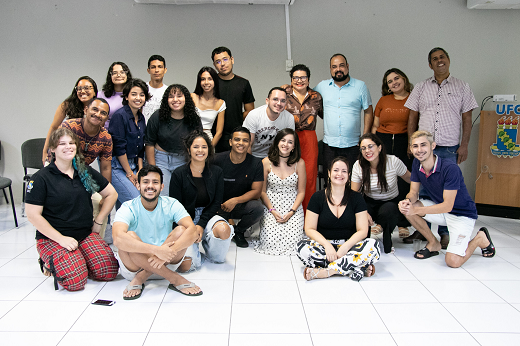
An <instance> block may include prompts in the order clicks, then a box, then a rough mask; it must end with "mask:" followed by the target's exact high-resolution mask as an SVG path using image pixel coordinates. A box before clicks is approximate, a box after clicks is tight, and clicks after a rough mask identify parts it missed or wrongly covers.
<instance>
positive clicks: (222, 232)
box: [170, 130, 234, 271]
mask: <svg viewBox="0 0 520 346" xmlns="http://www.w3.org/2000/svg"><path fill="white" fill-rule="evenodd" d="M184 144H185V147H186V150H187V156H188V163H187V164H185V165H183V166H181V167H179V168H177V169H176V170H175V171H174V172H173V174H172V177H171V181H170V197H173V198H175V199H177V200H178V201H179V202H181V203H182V205H183V206H184V208H186V210H187V211H188V213H189V214H190V216H191V218H192V219H193V222H194V223H195V227H196V229H197V231H198V234H199V237H198V239H197V241H196V242H195V244H193V246H192V247H190V248H188V250H187V251H186V258H185V261H190V260H191V262H192V263H191V266H190V271H192V270H197V269H200V267H201V264H202V262H203V259H202V258H201V254H200V252H199V243H202V246H203V248H204V251H205V256H204V259H207V260H209V261H210V262H214V263H223V262H224V261H225V259H226V254H227V251H228V249H229V244H230V243H231V238H232V237H233V234H234V230H233V226H231V225H230V224H229V223H228V222H227V221H226V220H225V219H223V218H222V217H220V216H218V215H216V214H217V211H218V210H219V208H220V205H221V204H222V198H223V194H224V175H223V173H222V169H221V168H220V167H218V166H215V165H212V164H210V163H209V162H208V161H209V160H210V159H211V157H212V156H213V147H212V146H211V140H210V139H209V137H208V135H207V134H206V133H204V132H203V131H198V130H197V131H194V132H192V133H191V134H190V135H189V136H188V137H187V138H186V139H185V141H184ZM187 267H188V264H185V263H183V265H182V266H181V268H187Z"/></svg>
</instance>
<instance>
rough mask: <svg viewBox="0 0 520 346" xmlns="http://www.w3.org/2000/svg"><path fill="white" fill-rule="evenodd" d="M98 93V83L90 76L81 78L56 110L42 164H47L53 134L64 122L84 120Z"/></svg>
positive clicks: (44, 148) (46, 140)
mask: <svg viewBox="0 0 520 346" xmlns="http://www.w3.org/2000/svg"><path fill="white" fill-rule="evenodd" d="M97 92H98V89H97V85H96V82H94V80H93V79H92V78H90V77H89V76H83V77H79V79H78V80H77V81H76V85H75V86H74V89H72V92H71V93H70V95H69V97H67V98H66V99H65V101H63V102H62V103H61V104H60V105H59V106H58V109H56V113H54V119H53V120H52V123H51V127H50V128H49V132H48V133H47V137H46V138H45V146H44V147H43V152H42V162H43V164H45V161H46V160H47V152H48V150H49V138H50V136H51V134H52V133H53V132H54V131H55V130H56V129H57V128H58V127H59V126H60V124H61V123H62V122H63V120H65V119H66V118H67V119H73V118H83V115H84V113H85V107H86V106H87V104H88V103H89V101H90V100H91V99H92V98H93V97H95V96H96V94H97Z"/></svg>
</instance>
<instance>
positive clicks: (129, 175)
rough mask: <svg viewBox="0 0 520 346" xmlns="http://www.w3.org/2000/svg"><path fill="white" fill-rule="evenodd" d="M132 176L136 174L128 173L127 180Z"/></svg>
mask: <svg viewBox="0 0 520 346" xmlns="http://www.w3.org/2000/svg"><path fill="white" fill-rule="evenodd" d="M132 174H134V172H131V173H126V177H127V178H130V177H131V176H132Z"/></svg>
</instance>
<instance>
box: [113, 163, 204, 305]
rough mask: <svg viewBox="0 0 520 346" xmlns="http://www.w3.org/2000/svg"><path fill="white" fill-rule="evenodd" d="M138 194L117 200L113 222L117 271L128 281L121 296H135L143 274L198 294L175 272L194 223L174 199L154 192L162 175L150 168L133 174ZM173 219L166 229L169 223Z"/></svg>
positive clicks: (192, 236) (142, 284)
mask: <svg viewBox="0 0 520 346" xmlns="http://www.w3.org/2000/svg"><path fill="white" fill-rule="evenodd" d="M137 188H138V189H139V193H140V196H139V197H136V198H134V199H132V200H130V201H127V202H125V203H123V205H122V206H121V208H120V209H119V210H118V211H117V213H116V217H115V220H114V225H113V228H112V229H113V238H114V245H115V246H116V247H117V248H118V252H117V253H116V258H117V260H118V261H119V266H120V272H121V275H123V277H124V278H125V279H127V280H129V281H130V284H129V285H128V286H127V287H126V289H125V290H124V292H123V299H125V300H133V299H137V298H139V297H140V296H141V294H142V293H143V290H144V288H145V281H146V280H147V279H148V278H151V279H162V278H165V279H166V280H168V281H169V282H170V285H168V288H169V289H171V290H174V291H177V292H179V293H182V294H184V295H187V296H199V295H201V294H202V291H201V290H200V288H199V287H198V286H197V285H195V284H194V283H192V282H189V281H188V280H186V279H185V278H183V277H182V276H181V275H179V274H178V273H176V272H175V271H176V270H177V268H179V266H181V264H182V261H183V259H184V254H185V252H186V248H188V247H189V246H191V245H192V244H193V242H194V241H195V240H196V239H197V233H196V231H195V224H194V223H193V221H192V219H191V217H190V215H189V214H188V213H187V212H186V209H184V207H183V206H182V205H181V203H180V202H179V201H177V200H176V199H174V198H170V197H166V196H159V195H160V193H161V190H162V189H163V188H164V184H163V174H162V171H161V169H160V168H158V167H156V166H151V165H148V166H145V167H143V168H142V169H141V170H140V171H139V173H138V174H137ZM174 222H175V223H177V225H178V226H177V227H175V228H174V229H173V231H172V228H173V227H172V226H173V223H174Z"/></svg>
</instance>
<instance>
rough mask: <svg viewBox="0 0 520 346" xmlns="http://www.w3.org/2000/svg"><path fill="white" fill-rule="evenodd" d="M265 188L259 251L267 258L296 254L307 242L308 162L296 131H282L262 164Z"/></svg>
mask: <svg viewBox="0 0 520 346" xmlns="http://www.w3.org/2000/svg"><path fill="white" fill-rule="evenodd" d="M262 163H263V164H264V187H263V189H262V195H261V199H262V202H264V205H265V208H264V216H263V218H262V220H260V241H259V242H256V246H255V251H256V252H260V253H263V254H266V255H275V256H284V255H285V256H289V255H295V254H296V243H297V242H298V241H300V240H301V239H302V238H303V208H302V202H303V198H304V197H305V185H306V183H307V179H306V176H305V162H303V160H302V159H301V151H300V142H299V140H298V135H297V134H296V133H295V132H294V130H293V129H290V128H286V129H283V130H280V131H279V132H278V133H277V134H276V137H275V138H274V141H273V144H272V145H271V147H270V148H269V153H268V155H267V157H266V158H265V159H263V160H262Z"/></svg>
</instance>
